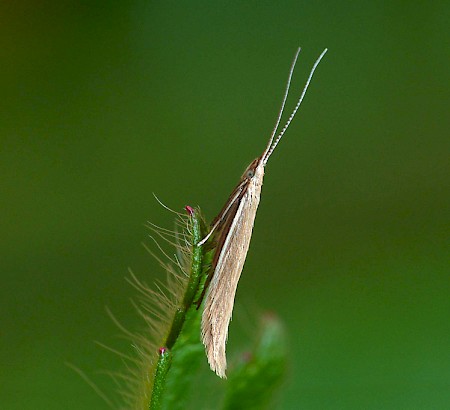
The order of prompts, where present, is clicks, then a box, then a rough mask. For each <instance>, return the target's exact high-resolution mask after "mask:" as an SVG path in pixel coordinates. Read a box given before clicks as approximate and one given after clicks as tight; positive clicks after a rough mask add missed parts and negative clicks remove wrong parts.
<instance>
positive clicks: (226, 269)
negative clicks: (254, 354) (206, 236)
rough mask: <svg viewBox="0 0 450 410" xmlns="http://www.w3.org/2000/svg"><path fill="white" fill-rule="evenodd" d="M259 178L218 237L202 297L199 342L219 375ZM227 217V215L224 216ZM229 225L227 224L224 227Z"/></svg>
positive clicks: (246, 246) (252, 219) (250, 228)
mask: <svg viewBox="0 0 450 410" xmlns="http://www.w3.org/2000/svg"><path fill="white" fill-rule="evenodd" d="M261 184H262V178H261V181H255V182H254V181H252V182H251V183H250V184H249V186H248V188H247V189H246V190H245V192H244V194H243V196H242V198H241V200H240V203H239V206H238V208H237V211H236V213H235V214H234V218H229V221H227V222H228V224H225V226H223V231H222V232H221V235H220V237H219V241H218V242H219V244H223V245H222V247H218V252H219V253H218V256H217V257H215V258H214V259H215V260H216V263H215V265H214V263H213V268H214V273H213V276H212V279H211V283H210V285H209V287H208V290H207V293H206V296H205V307H204V311H203V315H202V341H203V344H204V345H205V349H206V355H207V358H208V362H209V365H210V367H211V369H212V370H213V371H215V372H216V373H217V375H218V376H220V377H223V378H224V377H226V376H225V370H226V367H227V363H226V355H225V346H226V342H227V337H228V325H229V323H230V320H231V316H232V313H233V305H234V298H235V295H236V288H237V284H238V281H239V278H240V276H241V272H242V269H243V267H244V262H245V258H246V256H247V251H248V248H249V245H250V239H251V236H252V230H253V224H254V221H255V216H256V211H257V209H258V205H259V199H260V194H261ZM227 219H228V218H227ZM226 225H228V226H229V227H228V226H226Z"/></svg>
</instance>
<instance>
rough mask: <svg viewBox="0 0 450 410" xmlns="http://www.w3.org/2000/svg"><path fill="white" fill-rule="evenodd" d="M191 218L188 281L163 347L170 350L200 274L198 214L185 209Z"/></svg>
mask: <svg viewBox="0 0 450 410" xmlns="http://www.w3.org/2000/svg"><path fill="white" fill-rule="evenodd" d="M187 210H188V212H189V214H190V216H191V222H192V226H191V234H192V237H191V240H192V262H191V271H190V272H189V280H188V284H187V287H186V291H185V293H184V297H183V300H182V302H181V304H180V306H178V307H177V309H176V312H175V315H174V318H173V320H172V325H171V326H170V331H169V334H168V335H167V338H166V341H165V345H166V346H167V347H168V348H169V349H171V348H172V347H173V345H174V344H175V342H176V340H177V338H178V335H179V334H180V332H181V329H182V328H183V324H184V321H185V319H186V312H187V311H188V310H189V308H190V306H191V304H192V302H193V300H194V297H195V295H196V293H197V289H198V285H199V282H200V277H201V274H202V260H203V247H201V246H197V244H198V243H199V242H200V241H201V239H202V229H201V219H200V216H199V212H198V211H197V210H194V209H192V208H190V207H189V208H187Z"/></svg>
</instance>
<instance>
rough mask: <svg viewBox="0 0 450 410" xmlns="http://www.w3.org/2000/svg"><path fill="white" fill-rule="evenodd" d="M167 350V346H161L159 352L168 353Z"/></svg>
mask: <svg viewBox="0 0 450 410" xmlns="http://www.w3.org/2000/svg"><path fill="white" fill-rule="evenodd" d="M166 352H167V347H160V348H159V354H161V355H162V354H164V353H166Z"/></svg>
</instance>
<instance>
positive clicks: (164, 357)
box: [149, 347, 172, 410]
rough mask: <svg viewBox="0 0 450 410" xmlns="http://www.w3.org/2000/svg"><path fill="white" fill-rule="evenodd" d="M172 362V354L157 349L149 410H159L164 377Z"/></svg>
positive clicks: (164, 349)
mask: <svg viewBox="0 0 450 410" xmlns="http://www.w3.org/2000/svg"><path fill="white" fill-rule="evenodd" d="M171 362H172V354H171V352H170V350H169V349H167V348H165V347H162V348H160V349H159V359H158V363H157V365H156V372H155V381H154V383H153V391H152V398H151V401H150V407H149V409H150V410H160V409H161V408H162V403H163V394H164V388H165V385H166V375H167V372H168V371H169V368H170V365H171Z"/></svg>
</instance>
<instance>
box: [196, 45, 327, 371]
mask: <svg viewBox="0 0 450 410" xmlns="http://www.w3.org/2000/svg"><path fill="white" fill-rule="evenodd" d="M300 50H301V49H300V48H299V49H298V50H297V52H296V54H295V57H294V61H293V62H292V65H291V68H290V71H289V77H288V82H287V86H286V90H285V93H284V97H283V102H282V104H281V109H280V111H279V113H278V118H277V121H276V124H275V127H274V129H273V131H272V134H271V136H270V138H269V142H268V144H267V146H266V149H265V150H264V152H263V153H262V155H261V156H260V157H258V158H256V159H255V160H254V161H252V162H251V163H250V165H249V166H248V167H247V169H246V170H245V171H244V173H243V174H242V176H241V179H240V181H239V184H238V185H237V187H236V188H235V189H234V190H233V192H232V193H231V195H230V197H229V199H228V201H227V202H226V203H225V205H224V207H223V208H222V210H221V211H220V213H219V215H218V216H217V217H216V218H215V219H214V220H213V222H212V224H211V229H210V232H209V233H208V235H206V237H205V238H203V239H202V240H201V241H200V242H199V243H198V245H197V246H201V245H203V244H204V243H205V242H206V241H207V240H208V239H209V238H210V237H211V235H212V234H213V232H216V238H217V239H216V241H217V244H216V251H215V253H214V257H213V260H212V266H211V271H210V272H212V274H210V278H209V280H210V282H209V285H208V287H207V290H206V293H205V297H204V299H205V300H204V302H205V303H204V310H203V314H202V324H201V338H202V342H203V344H204V345H205V350H206V356H207V359H208V363H209V365H210V367H211V370H213V371H214V372H216V374H217V375H218V376H219V377H221V378H226V373H225V372H226V368H227V360H226V355H225V347H226V342H227V338H228V326H229V324H230V320H231V316H232V313H233V305H234V298H235V295H236V288H237V284H238V282H239V278H240V276H241V272H242V269H243V267H244V262H245V258H246V256H247V251H248V248H249V245H250V239H251V236H252V230H253V224H254V221H255V216H256V211H257V209H258V205H259V200H260V197H261V187H262V184H263V178H264V168H265V166H266V164H267V161H268V160H269V158H270V156H271V155H272V153H273V151H274V150H275V148H276V146H277V145H278V143H279V142H280V140H281V138H282V137H283V135H284V133H285V132H286V130H287V128H288V127H289V124H290V123H291V121H292V119H293V118H294V116H295V114H296V113H297V111H298V109H299V107H300V104H301V103H302V101H303V98H304V96H305V94H306V90H307V89H308V86H309V84H310V82H311V79H312V76H313V74H314V71H315V70H316V68H317V66H318V65H319V63H320V61H321V59H322V58H323V56H324V55H325V53H326V52H327V49H325V50H324V51H323V52H322V54H321V55H320V56H319V58H318V59H317V60H316V62H315V63H314V65H313V67H312V69H311V72H310V74H309V77H308V80H307V81H306V84H305V86H304V88H303V91H302V93H301V95H300V98H299V99H298V101H297V105H296V106H295V108H294V110H293V111H292V113H291V115H290V116H289V118H288V120H287V121H286V124H285V125H284V127H283V128H282V130H281V131H280V133H279V134H278V135H277V131H278V127H279V125H280V121H281V117H282V114H283V110H284V106H285V104H286V100H287V96H288V93H289V88H290V85H291V79H292V74H293V72H294V67H295V64H296V62H297V58H298V55H299V53H300Z"/></svg>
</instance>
